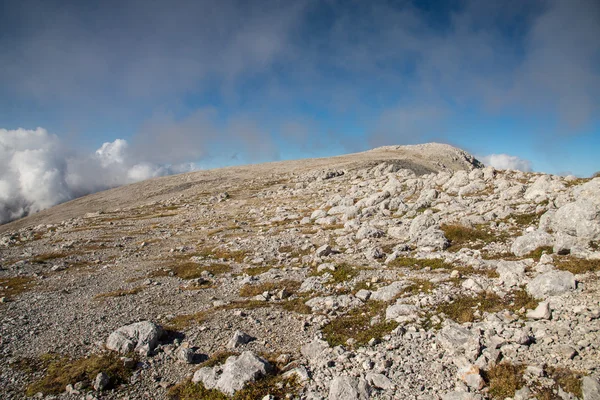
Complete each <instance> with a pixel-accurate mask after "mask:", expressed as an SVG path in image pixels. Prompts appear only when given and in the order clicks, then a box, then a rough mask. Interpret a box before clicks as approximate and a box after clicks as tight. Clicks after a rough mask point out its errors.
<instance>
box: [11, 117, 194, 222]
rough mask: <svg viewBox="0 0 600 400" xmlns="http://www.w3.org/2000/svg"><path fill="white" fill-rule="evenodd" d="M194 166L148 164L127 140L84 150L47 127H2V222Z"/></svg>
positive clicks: (183, 170) (190, 168)
mask: <svg viewBox="0 0 600 400" xmlns="http://www.w3.org/2000/svg"><path fill="white" fill-rule="evenodd" d="M193 167H194V166H193V165H191V164H180V165H175V166H173V165H161V164H156V163H150V162H145V161H143V160H141V159H138V158H136V157H134V156H133V155H132V152H131V151H130V149H129V145H128V143H127V142H126V141H125V140H122V139H117V140H115V141H114V142H110V143H104V144H103V145H102V146H101V147H100V148H99V149H98V150H96V151H95V152H94V153H92V154H83V153H80V152H76V151H73V150H71V149H69V148H68V147H67V146H65V144H64V143H61V141H60V140H59V138H58V137H57V136H56V135H52V134H49V133H48V132H47V131H46V130H45V129H42V128H37V129H35V130H25V129H16V130H6V129H0V223H5V222H8V221H10V220H13V219H16V218H20V217H22V216H25V215H27V214H30V213H34V212H37V211H40V210H43V209H45V208H48V207H51V206H53V205H56V204H59V203H62V202H65V201H68V200H71V199H73V198H76V197H80V196H83V195H85V194H89V193H94V192H97V191H100V190H104V189H108V188H112V187H116V186H120V185H124V184H128V183H133V182H138V181H141V180H145V179H149V178H152V177H156V176H163V175H169V174H173V173H179V172H186V171H190V170H192V169H193Z"/></svg>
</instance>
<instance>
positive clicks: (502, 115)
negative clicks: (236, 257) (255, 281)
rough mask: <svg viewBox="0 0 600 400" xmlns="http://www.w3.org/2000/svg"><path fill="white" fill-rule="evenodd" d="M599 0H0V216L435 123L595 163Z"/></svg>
mask: <svg viewBox="0 0 600 400" xmlns="http://www.w3.org/2000/svg"><path fill="white" fill-rule="evenodd" d="M598 38H600V2H599V1H598V0H497V1H479V0H448V1H440V0H438V1H434V0H420V1H408V0H407V1H395V2H394V1H352V0H339V1H336V0H320V1H317V0H294V1H271V0H265V1H258V0H256V1H231V0H220V1H218V2H215V1H203V0H194V1H191V0H189V1H188V0H181V1H161V0H140V1H138V0H129V1H127V0H120V1H113V0H105V1H102V2H90V1H69V0H62V1H53V0H43V1H34V0H3V1H0V222H2V221H6V220H7V219H11V218H15V217H17V216H21V215H23V214H26V213H28V212H35V211H38V210H39V209H43V208H46V207H48V206H50V205H52V204H56V203H57V202H61V201H64V200H66V199H70V198H73V197H77V196H80V195H82V194H86V193H90V192H93V191H97V190H101V189H103V188H107V187H112V186H116V185H120V184H126V183H130V182H134V181H138V180H140V179H146V178H149V177H153V176H160V175H166V174H170V173H177V172H185V171H189V170H193V169H198V168H213V167H220V166H226V165H240V164H246V163H256V162H263V161H273V160H284V159H294V158H305V157H322V156H331V155H337V154H343V153H349V152H356V151H362V150H367V149H370V148H373V147H377V146H382V145H396V144H399V145H401V144H414V143H423V142H430V141H436V142H445V143H450V144H452V145H456V146H458V147H461V148H463V149H465V150H467V151H469V152H470V153H472V154H474V155H475V156H477V157H479V158H480V159H481V160H483V161H484V162H487V163H488V164H492V165H494V166H497V167H498V168H516V169H521V170H533V171H540V172H547V173H554V174H575V175H577V176H589V175H591V174H592V173H594V172H596V171H598V170H600V161H598V160H600V157H599V156H598V154H600V95H599V93H600V40H598Z"/></svg>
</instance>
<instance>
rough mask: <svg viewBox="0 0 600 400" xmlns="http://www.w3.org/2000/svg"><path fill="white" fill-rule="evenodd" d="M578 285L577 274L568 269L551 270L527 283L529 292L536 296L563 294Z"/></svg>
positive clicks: (542, 297) (540, 297) (543, 297)
mask: <svg viewBox="0 0 600 400" xmlns="http://www.w3.org/2000/svg"><path fill="white" fill-rule="evenodd" d="M576 287H577V284H576V282H575V276H574V275H573V274H572V273H570V272H568V271H550V272H546V273H544V274H541V275H538V276H537V277H535V278H534V279H533V280H532V281H531V282H529V283H528V284H527V292H528V293H529V294H530V295H532V296H533V297H535V298H538V299H545V298H546V297H548V296H556V295H560V294H563V293H565V292H567V291H569V290H574V289H575V288H576Z"/></svg>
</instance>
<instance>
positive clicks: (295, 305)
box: [281, 297, 312, 315]
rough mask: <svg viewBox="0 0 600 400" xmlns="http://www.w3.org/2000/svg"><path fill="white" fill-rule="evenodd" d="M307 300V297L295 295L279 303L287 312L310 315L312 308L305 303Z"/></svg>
mask: <svg viewBox="0 0 600 400" xmlns="http://www.w3.org/2000/svg"><path fill="white" fill-rule="evenodd" d="M307 301H308V297H297V298H295V299H291V300H288V301H286V302H284V303H281V307H282V308H283V309H284V310H286V311H289V312H295V313H298V314H306V315H310V314H312V308H310V307H309V306H307V305H306V304H305V303H306V302H307Z"/></svg>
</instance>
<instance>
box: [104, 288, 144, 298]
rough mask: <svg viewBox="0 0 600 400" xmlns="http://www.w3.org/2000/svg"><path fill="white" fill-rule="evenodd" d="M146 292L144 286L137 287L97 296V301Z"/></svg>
mask: <svg viewBox="0 0 600 400" xmlns="http://www.w3.org/2000/svg"><path fill="white" fill-rule="evenodd" d="M142 290H144V287H143V286H136V287H134V288H133V289H120V290H115V291H114V292H107V293H100V294H98V295H96V296H95V297H94V298H95V299H106V298H108V297H123V296H129V295H134V294H138V293H140V292H141V291H142Z"/></svg>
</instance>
